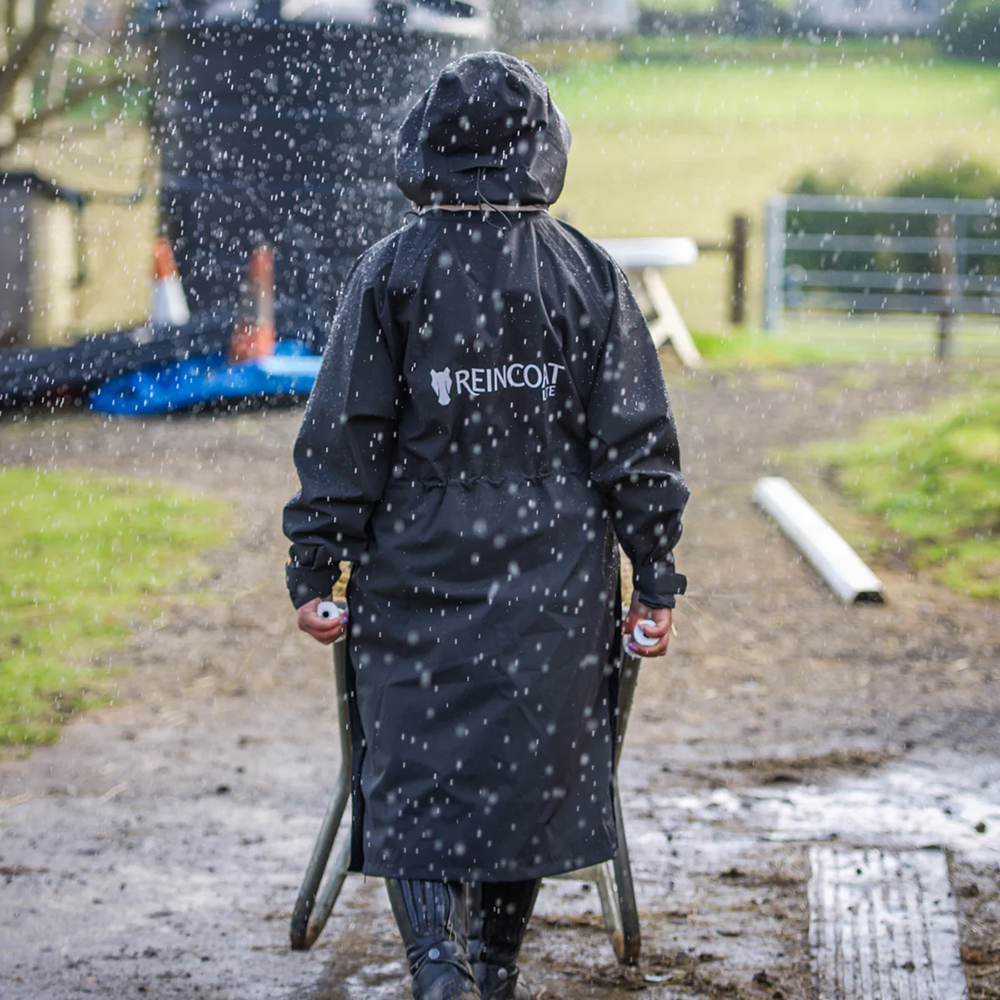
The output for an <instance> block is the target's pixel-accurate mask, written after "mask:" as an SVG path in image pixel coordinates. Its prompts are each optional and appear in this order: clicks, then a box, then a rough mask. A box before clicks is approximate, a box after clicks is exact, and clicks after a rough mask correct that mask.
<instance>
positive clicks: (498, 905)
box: [469, 879, 541, 1000]
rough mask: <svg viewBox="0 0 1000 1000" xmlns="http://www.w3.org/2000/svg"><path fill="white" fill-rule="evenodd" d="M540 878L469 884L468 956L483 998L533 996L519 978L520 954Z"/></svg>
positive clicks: (522, 998)
mask: <svg viewBox="0 0 1000 1000" xmlns="http://www.w3.org/2000/svg"><path fill="white" fill-rule="evenodd" d="M539 885H541V880H540V879H530V880H528V881H525V882H482V883H479V884H477V885H474V886H472V887H471V888H470V909H471V915H470V920H469V958H470V960H471V961H472V971H473V974H474V975H475V977H476V985H477V986H478V987H479V992H480V993H481V994H482V998H483V1000H531V991H530V990H529V989H528V987H527V985H526V984H525V983H524V982H523V981H522V982H518V977H519V974H520V973H519V970H518V968H517V956H518V953H519V952H520V950H521V941H522V940H523V939H524V932H525V930H526V928H527V926H528V918H529V917H530V916H531V911H532V910H533V909H534V907H535V899H536V897H537V896H538V887H539Z"/></svg>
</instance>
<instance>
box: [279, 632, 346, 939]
mask: <svg viewBox="0 0 1000 1000" xmlns="http://www.w3.org/2000/svg"><path fill="white" fill-rule="evenodd" d="M345 650H346V644H345V642H344V640H343V638H341V639H338V640H337V641H336V642H335V643H334V644H333V679H334V688H335V690H336V698H337V723H338V726H339V728H340V770H339V772H338V773H337V780H336V782H335V784H334V789H333V794H332V795H331V796H330V802H329V804H328V805H327V807H326V815H325V816H324V817H323V823H322V825H321V826H320V832H319V837H317V839H316V846H315V847H314V848H313V852H312V857H311V858H310V859H309V866H308V867H307V868H306V874H305V877H304V878H303V879H302V885H301V887H300V888H299V895H298V898H297V899H296V900H295V909H294V910H293V911H292V926H291V942H292V948H293V949H294V950H295V951H306V950H308V949H309V948H311V947H312V945H313V943H314V942H315V941H316V938H318V937H319V935H320V933H321V932H322V930H323V927H324V926H325V925H326V922H327V920H328V919H329V917H330V913H331V912H332V911H333V904H334V903H335V902H336V901H337V896H338V895H339V893H340V889H341V886H343V884H344V876H345V874H346V872H347V865H348V864H349V863H350V851H349V849H348V850H347V851H346V852H345V851H341V852H340V855H339V856H338V858H337V862H338V863H337V865H336V866H335V868H336V870H335V871H333V872H331V874H330V878H329V880H328V882H327V885H326V886H325V887H324V889H323V891H322V893H320V884H321V883H322V881H323V874H324V872H325V871H326V866H327V862H328V861H329V860H330V852H331V851H332V850H333V843H334V841H335V840H336V839H337V831H338V830H339V829H340V823H341V820H342V819H343V817H344V811H345V810H346V808H347V803H348V801H349V800H350V797H351V726H350V714H349V711H348V706H347V677H346V671H347V665H346V652H345ZM348 848H349V844H348ZM317 896H318V897H319V899H320V907H319V911H318V912H317V913H316V915H315V919H313V910H314V908H315V906H316V899H317Z"/></svg>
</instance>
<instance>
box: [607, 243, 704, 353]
mask: <svg viewBox="0 0 1000 1000" xmlns="http://www.w3.org/2000/svg"><path fill="white" fill-rule="evenodd" d="M596 242H597V243H599V244H600V245H601V246H602V247H604V249H605V250H607V251H608V253H609V254H611V256H612V257H614V259H615V260H616V261H617V263H618V266H619V267H621V269H622V270H623V271H624V272H625V274H626V275H627V276H628V279H629V284H630V285H631V287H632V291H633V292H634V293H635V297H636V301H638V303H639V307H640V308H641V309H642V311H643V312H644V313H645V314H646V318H647V319H648V320H649V333H650V336H651V337H652V338H653V343H654V344H655V345H656V346H657V348H660V347H663V346H664V345H665V344H669V345H670V346H671V347H672V348H673V349H674V352H675V353H676V354H677V356H678V357H679V358H680V359H681V362H682V363H683V364H684V365H685V366H686V367H687V368H697V367H699V366H700V365H701V355H700V354H699V353H698V348H697V347H695V344H694V341H693V340H692V339H691V333H690V331H689V330H688V328H687V324H686V323H685V322H684V317H683V316H681V313H680V310H679V309H678V308H677V305H676V303H675V302H674V300H673V298H672V297H671V295H670V292H669V290H668V289H667V286H666V283H665V282H664V280H663V273H662V272H663V270H664V269H666V268H668V267H689V266H690V265H691V264H694V263H695V261H697V259H698V244H697V243H696V242H695V241H694V240H692V239H689V238H688V237H686V236H650V237H634V238H633V237H629V238H622V239H606V240H597V241H596Z"/></svg>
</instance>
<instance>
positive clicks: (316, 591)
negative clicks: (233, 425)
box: [284, 258, 400, 608]
mask: <svg viewBox="0 0 1000 1000" xmlns="http://www.w3.org/2000/svg"><path fill="white" fill-rule="evenodd" d="M378 270H379V269H378V268H377V267H376V266H374V265H373V264H372V263H371V262H370V260H369V261H368V262H367V266H366V259H365V258H362V260H361V261H360V262H359V263H358V264H357V265H356V266H355V269H354V270H353V271H352V273H351V274H350V275H349V277H348V279H347V283H346V285H345V287H344V290H343V292H342V294H341V298H340V303H339V305H338V308H337V313H336V316H335V318H334V321H333V329H332V331H331V334H330V339H329V341H328V343H327V346H326V350H325V352H324V355H323V362H322V365H321V366H320V371H319V375H318V376H317V379H316V384H315V386H314V387H313V390H312V393H311V395H310V397H309V403H308V405H307V406H306V411H305V416H304V417H303V420H302V427H301V429H300V430H299V436H298V439H297V440H296V442H295V452H294V454H295V468H296V470H297V472H298V474H299V481H300V483H301V488H300V490H299V492H298V493H296V495H295V496H294V497H293V498H292V499H291V500H290V501H289V502H288V503H287V504H286V505H285V513H284V530H285V534H286V535H287V536H288V538H289V539H290V540H291V543H292V545H291V548H290V549H289V558H288V565H287V567H286V574H285V575H286V580H287V583H288V592H289V595H290V596H291V599H292V603H293V604H294V605H295V607H297V608H298V607H301V606H302V605H303V604H306V603H307V602H308V601H310V600H312V599H313V598H315V597H327V596H328V595H329V594H330V591H331V590H332V588H333V585H334V584H335V583H336V582H337V579H338V577H339V576H340V570H339V566H338V563H339V562H340V561H341V560H347V561H349V562H356V561H358V560H360V559H361V558H362V557H363V555H364V552H365V549H366V548H367V545H368V537H367V527H368V521H369V519H370V517H371V514H372V511H373V510H374V509H375V507H376V505H377V504H378V503H379V501H380V500H381V499H382V495H383V492H384V490H385V485H386V481H387V479H388V477H389V473H390V467H391V462H392V455H393V451H394V444H395V437H396V418H397V411H398V405H399V381H400V375H399V371H398V360H397V358H396V356H395V354H394V351H393V345H392V343H391V340H390V336H389V329H388V327H389V324H388V322H387V310H386V309H385V303H384V280H380V279H379V276H378V274H377V273H376V274H374V275H373V273H372V272H373V271H375V272H377V271H378Z"/></svg>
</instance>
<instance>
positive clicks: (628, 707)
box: [597, 652, 642, 965]
mask: <svg viewBox="0 0 1000 1000" xmlns="http://www.w3.org/2000/svg"><path fill="white" fill-rule="evenodd" d="M640 663H641V661H640V659H639V657H637V656H630V655H629V654H628V653H626V652H623V653H622V670H621V677H620V678H619V682H618V725H617V731H618V736H617V740H616V741H615V794H614V810H615V829H616V830H617V831H618V853H617V854H616V855H615V857H614V859H613V860H612V861H609V862H606V863H605V865H604V866H603V871H604V878H603V882H604V883H605V884H602V883H601V882H599V883H598V886H597V888H598V891H599V892H600V894H601V909H602V910H603V911H604V923H605V926H606V927H607V931H608V936H609V937H610V938H611V946H612V948H614V950H615V955H616V957H617V958H618V961H619V962H620V963H621V964H622V965H635V964H637V963H638V961H639V952H640V950H641V948H642V937H641V934H640V930H639V908H638V907H637V906H636V902H635V885H634V884H633V882H632V863H631V861H630V860H629V856H628V841H627V840H626V838H625V821H624V819H623V817H622V800H621V796H620V794H619V792H618V761H619V759H620V758H621V754H622V746H623V745H624V743H625V731H626V730H627V729H628V719H629V715H631V713H632V701H633V699H634V698H635V687H636V684H637V683H638V681H639V665H640ZM612 878H613V881H611V879H612ZM612 892H613V893H614V903H615V905H614V907H611V908H609V906H608V905H606V904H605V896H607V897H608V902H609V903H610V902H611V894H612ZM609 916H610V917H611V920H610V921H609V919H608V918H609Z"/></svg>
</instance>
